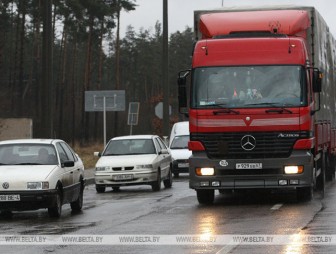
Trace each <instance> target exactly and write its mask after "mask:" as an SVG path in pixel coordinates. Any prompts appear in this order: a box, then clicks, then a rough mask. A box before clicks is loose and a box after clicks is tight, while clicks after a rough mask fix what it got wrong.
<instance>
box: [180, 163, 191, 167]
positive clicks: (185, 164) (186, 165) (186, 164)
mask: <svg viewBox="0 0 336 254" xmlns="http://www.w3.org/2000/svg"><path fill="white" fill-rule="evenodd" d="M177 167H179V168H189V163H178V164H177Z"/></svg>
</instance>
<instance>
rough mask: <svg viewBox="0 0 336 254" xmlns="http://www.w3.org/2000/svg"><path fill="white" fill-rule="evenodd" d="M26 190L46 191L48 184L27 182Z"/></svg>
mask: <svg viewBox="0 0 336 254" xmlns="http://www.w3.org/2000/svg"><path fill="white" fill-rule="evenodd" d="M27 189H28V190H47V189H49V182H28V183H27Z"/></svg>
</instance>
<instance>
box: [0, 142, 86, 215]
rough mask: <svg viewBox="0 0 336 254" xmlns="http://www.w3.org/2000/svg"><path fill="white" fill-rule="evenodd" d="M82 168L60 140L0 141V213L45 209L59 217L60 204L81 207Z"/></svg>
mask: <svg viewBox="0 0 336 254" xmlns="http://www.w3.org/2000/svg"><path fill="white" fill-rule="evenodd" d="M84 185H85V179H84V166H83V163H82V160H81V159H80V158H79V156H78V155H77V154H76V153H75V152H74V151H73V150H72V149H71V148H70V146H69V145H68V144H67V143H65V142H64V141H62V140H56V139H20V140H8V141H2V142H0V210H1V211H2V213H3V214H11V212H12V211H22V210H37V209H40V208H47V209H48V213H49V215H50V217H60V216H61V213H62V205H63V204H66V203H70V205H71V209H72V210H73V211H79V210H81V209H82V205H83V191H84Z"/></svg>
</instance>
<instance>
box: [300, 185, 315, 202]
mask: <svg viewBox="0 0 336 254" xmlns="http://www.w3.org/2000/svg"><path fill="white" fill-rule="evenodd" d="M313 194H314V189H313V187H312V186H311V187H301V188H297V189H296V197H297V201H299V202H300V201H310V200H312V199H313Z"/></svg>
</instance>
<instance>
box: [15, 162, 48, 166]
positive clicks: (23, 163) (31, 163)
mask: <svg viewBox="0 0 336 254" xmlns="http://www.w3.org/2000/svg"><path fill="white" fill-rule="evenodd" d="M13 165H46V164H43V163H37V162H21V163H16V164H13Z"/></svg>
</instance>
